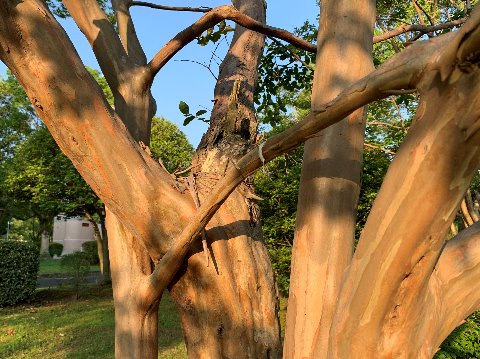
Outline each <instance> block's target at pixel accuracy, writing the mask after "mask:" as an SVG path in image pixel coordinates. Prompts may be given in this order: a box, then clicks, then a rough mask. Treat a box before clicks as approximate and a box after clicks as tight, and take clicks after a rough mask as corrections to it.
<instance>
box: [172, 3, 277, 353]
mask: <svg viewBox="0 0 480 359" xmlns="http://www.w3.org/2000/svg"><path fill="white" fill-rule="evenodd" d="M234 5H235V6H236V7H237V8H238V9H239V10H240V11H241V12H242V13H244V14H246V15H248V16H250V17H252V18H254V19H255V20H257V21H259V22H261V23H265V7H264V2H263V1H262V0H242V1H237V2H235V3H234ZM263 43H264V39H263V35H260V34H257V33H254V32H252V31H249V30H247V29H245V28H242V27H240V26H237V27H236V30H235V33H234V37H233V40H232V43H231V46H230V49H229V51H228V53H227V55H226V57H225V59H224V60H223V62H222V64H221V66H220V74H219V80H218V82H217V85H216V87H215V94H214V96H215V97H214V108H213V110H212V114H211V118H210V126H209V129H208V131H207V133H206V134H205V135H204V137H203V138H202V141H201V143H200V145H199V148H198V150H197V152H196V154H195V157H194V161H193V167H192V168H193V181H194V191H196V192H197V193H198V196H199V199H200V204H201V203H202V202H203V200H204V199H205V198H206V197H207V196H208V194H209V193H210V192H211V189H212V188H213V187H214V186H215V184H216V182H217V181H218V180H219V179H221V178H222V177H223V176H224V175H225V173H226V171H227V170H228V169H230V168H231V167H233V166H235V163H236V161H238V159H239V158H241V157H242V156H243V155H244V154H245V153H246V152H247V150H248V149H250V148H251V146H252V145H253V144H254V143H255V141H256V134H257V119H256V115H255V110H254V107H253V91H254V89H255V86H256V81H257V67H258V63H259V60H260V56H261V53H262V48H263ZM251 191H252V188H251V185H248V184H243V185H241V186H240V188H239V190H237V191H235V192H234V193H233V194H232V195H231V197H230V198H229V199H228V200H227V201H226V202H225V203H224V204H223V205H222V206H221V207H220V209H219V210H218V212H217V213H216V215H215V216H214V217H213V219H212V220H211V221H210V223H209V224H208V226H207V227H206V230H207V232H206V234H207V242H208V253H204V252H203V250H202V247H201V245H200V244H199V245H197V246H195V248H194V249H193V253H195V252H197V253H196V254H194V255H192V256H191V257H190V258H189V260H188V267H187V271H186V272H185V274H183V275H182V276H181V277H180V278H179V280H178V281H177V282H176V283H175V284H174V285H173V286H172V287H171V293H172V296H173V298H174V299H175V301H176V302H177V303H178V304H179V307H180V314H181V318H182V324H183V329H184V333H185V338H186V344H187V349H188V353H189V357H191V358H278V357H280V353H281V344H280V326H279V321H278V305H277V304H275V303H277V299H276V288H275V283H274V278H273V273H272V269H271V265H270V259H269V256H268V252H267V250H266V247H265V245H264V243H263V241H262V233H261V227H260V223H259V221H258V214H257V207H256V204H255V203H254V202H253V201H252V200H251V199H249V195H250V194H251ZM206 256H208V257H209V259H206ZM208 261H209V262H210V264H209V265H208V264H207V263H208ZM207 265H208V266H207ZM199 283H200V284H199ZM219 293H222V295H221V296H220V295H219ZM272 303H273V304H274V305H272Z"/></svg>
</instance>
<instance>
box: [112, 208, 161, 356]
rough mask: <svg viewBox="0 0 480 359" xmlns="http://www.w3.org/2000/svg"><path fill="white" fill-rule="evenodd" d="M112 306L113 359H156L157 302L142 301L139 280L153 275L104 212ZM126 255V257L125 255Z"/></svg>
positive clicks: (146, 259) (136, 246)
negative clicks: (113, 309) (110, 273)
mask: <svg viewBox="0 0 480 359" xmlns="http://www.w3.org/2000/svg"><path fill="white" fill-rule="evenodd" d="M106 223H107V226H108V233H110V235H111V238H113V239H114V240H111V241H109V252H110V255H111V261H110V265H111V270H112V286H113V299H114V303H115V358H117V359H122V358H125V359H144V358H145V359H147V358H157V357H158V303H159V302H160V298H159V299H158V301H155V302H149V301H148V300H145V298H146V296H144V295H143V294H144V293H143V292H142V291H141V283H142V281H143V280H144V279H145V278H146V277H147V276H148V275H149V274H151V272H152V265H151V260H150V256H149V255H148V253H147V251H146V249H145V248H144V247H142V246H141V245H140V243H139V241H137V240H135V238H133V236H132V235H131V234H129V233H128V232H127V231H126V230H125V228H124V227H123V226H122V224H121V223H120V222H119V221H118V219H117V218H116V217H115V216H114V215H113V214H112V213H111V212H109V211H107V222H106ZM126 253H128V254H129V255H128V256H126V255H125V254H126Z"/></svg>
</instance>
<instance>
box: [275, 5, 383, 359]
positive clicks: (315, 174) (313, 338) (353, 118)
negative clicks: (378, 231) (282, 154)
mask: <svg viewBox="0 0 480 359" xmlns="http://www.w3.org/2000/svg"><path fill="white" fill-rule="evenodd" d="M374 19H375V2H374V1H367V2H362V3H361V4H360V3H352V2H351V1H343V0H342V1H338V0H337V1H330V0H328V1H322V3H321V17H320V30H319V33H318V45H317V47H318V52H317V60H316V71H315V79H314V84H313V93H312V110H313V111H315V110H317V109H318V108H320V106H321V105H323V104H324V103H326V102H328V101H330V100H331V99H333V98H335V97H336V96H337V95H338V94H339V93H340V92H341V91H342V90H343V89H344V88H345V87H346V86H348V85H349V84H351V83H353V82H355V81H356V80H358V79H360V78H362V77H363V76H365V75H366V74H368V73H369V72H370V71H371V70H372V69H373V64H372V57H371V53H372V37H373V33H372V32H373V21H374ZM359 24H362V26H361V27H359ZM338 29H342V30H341V31H338ZM364 119H365V113H364V111H363V110H362V109H360V110H357V111H356V112H354V113H353V114H352V115H350V116H349V117H348V118H346V119H344V120H343V121H341V122H339V123H337V124H335V125H333V126H330V127H328V128H327V129H325V130H323V131H321V132H320V133H319V134H318V136H317V137H315V138H313V139H310V140H308V141H307V142H306V143H305V152H304V156H303V165H302V173H301V179H300V191H299V198H298V205H297V224H296V230H295V238H294V244H293V253H292V270H291V277H290V293H289V300H288V313H287V323H286V332H285V349H284V358H288V359H290V358H302V359H303V358H315V359H317V358H324V357H326V353H327V348H328V340H329V332H330V327H331V325H332V320H333V314H334V311H335V307H336V304H337V301H338V296H339V291H340V287H341V283H342V280H343V275H344V271H345V269H346V268H347V266H348V265H349V263H350V260H351V257H352V253H353V241H354V236H355V223H356V206H357V201H358V195H359V192H360V174H361V170H362V155H363V142H364V128H365V125H364V124H365V121H364Z"/></svg>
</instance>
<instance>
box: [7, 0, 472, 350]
mask: <svg viewBox="0 0 480 359" xmlns="http://www.w3.org/2000/svg"><path fill="white" fill-rule="evenodd" d="M63 4H64V5H65V6H66V10H67V11H68V13H69V14H70V16H72V18H73V19H74V20H75V21H76V22H77V25H78V26H79V27H80V29H81V30H82V32H83V33H84V34H85V36H86V37H87V39H88V40H89V42H90V43H91V45H92V47H93V50H94V52H95V54H96V56H97V59H98V61H99V64H100V66H101V68H102V72H103V74H104V75H105V78H106V79H107V81H108V83H109V86H110V88H111V89H112V92H113V95H114V100H115V110H113V109H112V107H110V106H109V105H108V103H107V101H106V99H105V97H104V95H103V94H102V92H101V90H100V88H99V87H98V84H97V83H96V82H95V81H94V79H93V78H92V77H91V75H90V74H89V73H88V72H87V71H86V70H85V68H84V66H83V64H82V63H81V61H80V59H79V57H78V55H77V53H76V52H75V50H74V48H73V46H72V44H71V42H70V41H69V39H68V37H67V35H66V34H65V32H64V31H63V29H62V28H61V27H60V25H59V24H58V22H57V21H56V20H55V18H54V17H53V15H52V14H51V12H50V10H49V9H48V7H47V5H46V4H45V2H43V1H40V0H23V1H18V0H6V1H4V2H3V4H2V7H1V8H0V15H1V16H0V58H1V59H2V61H3V62H4V63H5V64H6V65H7V66H8V67H9V68H10V69H11V70H12V72H13V73H14V74H15V76H16V78H17V79H18V80H19V81H20V83H21V84H22V86H23V87H24V88H25V90H26V93H27V94H28V96H29V98H30V100H31V102H32V104H33V105H34V107H35V109H36V111H37V113H38V115H39V116H40V117H41V118H42V120H43V121H44V122H45V124H46V125H47V126H48V128H49V130H50V131H51V133H52V136H53V137H54V138H55V140H56V141H57V143H58V144H59V145H60V147H61V149H62V151H64V152H65V153H66V155H67V156H68V157H69V158H70V159H71V160H72V162H73V164H74V165H75V167H76V168H77V169H78V170H79V172H80V173H81V175H82V176H83V177H84V178H85V180H86V181H87V182H88V183H89V184H90V185H91V186H92V188H93V190H94V191H95V192H96V193H97V195H98V196H99V197H100V198H101V199H102V201H103V202H104V203H105V205H106V206H107V226H108V230H109V234H110V241H109V250H110V256H111V269H112V281H113V291H114V301H115V322H116V324H115V336H116V344H115V350H116V355H117V357H126V358H153V357H156V356H157V311H158V303H159V300H160V299H161V296H162V293H163V291H164V290H165V289H168V290H169V291H170V292H171V294H172V297H173V299H174V300H175V301H176V303H177V306H178V309H179V312H180V317H181V321H182V326H183V331H184V336H185V341H186V345H187V350H188V352H189V356H190V357H193V358H196V357H204V358H218V357H229V358H242V357H244V358H262V357H272V358H273V357H279V356H280V355H281V354H280V353H281V351H282V349H281V343H280V333H279V324H278V319H277V318H278V315H277V314H278V313H277V308H278V306H277V304H276V302H277V300H276V292H275V284H274V278H273V274H272V270H271V265H270V261H269V258H268V255H267V252H266V249H265V246H264V244H263V242H262V241H261V231H260V226H259V224H258V218H257V212H256V210H255V209H256V207H255V203H254V200H255V197H256V196H255V194H254V193H253V192H252V189H251V185H250V183H249V181H248V180H247V179H248V177H249V176H250V175H251V174H252V173H253V172H254V171H255V170H256V169H258V168H259V167H261V166H262V165H263V164H264V163H267V162H268V161H271V160H272V159H274V158H275V157H277V156H279V155H281V154H283V153H285V152H288V151H289V150H292V149H293V148H295V147H297V146H299V145H300V144H301V143H303V142H305V141H307V142H306V144H305V154H304V160H303V168H302V179H301V184H300V194H299V203H298V213H297V230H296V231H297V235H296V238H295V241H294V242H295V243H294V245H295V248H294V253H293V263H292V273H291V285H290V298H289V308H288V314H287V327H286V334H285V335H286V337H285V348H284V350H283V352H284V354H283V355H284V357H286V358H303V357H311V358H322V357H325V358H352V357H355V358H372V357H384V358H391V357H395V358H397V357H398V358H402V357H405V358H407V357H425V358H426V357H431V356H433V354H434V353H435V351H436V350H437V348H438V346H439V345H440V343H441V342H442V340H443V339H444V338H445V337H446V336H447V335H448V333H450V332H451V331H452V330H453V329H454V328H455V327H456V326H457V325H458V324H460V322H461V321H462V320H463V318H465V317H466V316H467V315H468V314H470V313H471V312H473V311H474V310H475V309H476V308H478V306H479V303H480V295H479V293H480V288H479V286H480V282H479V281H478V280H477V279H478V276H479V275H480V245H479V243H480V242H479V241H478V230H479V229H478V227H479V226H476V225H473V226H470V227H469V228H468V229H467V230H466V231H462V232H460V233H459V235H458V236H457V237H455V238H453V239H451V240H449V241H448V242H446V237H447V233H448V230H449V228H450V225H451V223H452V222H453V219H454V216H455V214H456V212H457V208H458V206H459V204H460V201H461V199H462V198H463V196H464V194H465V192H466V190H467V188H468V186H469V183H470V180H471V178H472V176H473V174H474V173H475V171H476V169H477V167H478V164H479V159H480V158H479V155H480V149H479V146H478V141H479V140H480V137H479V134H478V131H477V130H478V128H479V125H478V120H479V115H480V109H479V106H478V104H477V101H478V100H479V99H478V96H479V94H480V91H479V76H478V74H479V69H478V54H479V49H480V28H479V25H480V11H478V10H474V11H473V12H472V14H471V16H470V18H469V19H467V20H466V21H464V24H463V26H462V27H461V28H459V29H458V30H456V31H453V32H451V33H449V34H446V35H442V36H438V37H435V38H431V39H428V40H425V41H421V42H413V43H412V44H411V45H409V46H408V47H406V48H405V49H404V50H402V51H399V53H397V54H395V55H394V56H393V57H392V58H391V59H390V60H388V61H387V62H385V63H384V64H383V65H382V66H380V67H379V68H377V69H375V68H374V67H373V61H372V42H373V41H372V40H373V35H374V33H373V29H374V21H375V2H374V1H362V2H351V1H345V0H337V1H327V0H325V1H322V2H321V4H320V7H321V15H320V27H319V33H318V40H317V46H312V45H310V44H309V43H305V41H301V40H300V39H298V38H296V37H294V36H292V35H291V34H289V33H286V32H284V31H282V30H279V29H275V28H272V27H268V26H266V25H265V6H266V4H265V2H264V1H263V0H238V1H234V2H233V5H234V6H221V7H218V8H215V9H211V10H210V9H204V8H201V9H198V10H201V11H204V12H205V14H204V15H203V16H202V17H201V18H200V19H199V20H198V21H197V22H195V23H194V24H192V26H190V27H188V28H187V29H184V30H182V31H181V32H179V33H178V35H177V36H176V37H175V38H174V39H172V41H170V42H168V43H167V44H166V45H165V46H163V48H161V50H159V52H158V53H157V54H156V55H155V56H154V57H153V58H152V59H150V60H147V59H146V57H145V54H144V53H143V51H142V48H141V45H140V41H139V39H138V38H137V36H136V33H135V29H134V26H133V22H132V19H131V17H130V12H129V7H130V6H133V5H147V4H145V3H143V2H135V1H123V0H115V1H112V3H111V6H112V9H113V14H109V12H108V6H106V7H105V5H106V4H105V3H104V2H103V1H102V2H101V3H100V4H99V3H98V2H97V1H95V0H82V1H78V0H75V1H73V0H65V1H63ZM107 5H108V4H107ZM150 6H151V7H155V5H152V4H150ZM296 6H300V5H298V4H297V5H296ZM157 7H161V6H157ZM52 9H53V8H52ZM104 9H106V10H107V12H105V11H104ZM107 15H108V16H107ZM113 18H115V23H114V25H112V22H111V20H113ZM224 19H230V20H233V21H235V22H236V23H237V24H239V25H238V26H236V28H235V32H234V36H233V40H232V42H231V45H230V49H229V51H228V53H227V55H226V56H225V59H224V61H223V63H222V64H221V66H220V73H219V76H218V81H217V84H216V87H215V91H214V96H215V97H214V100H215V101H214V107H213V110H212V113H211V117H210V121H209V129H208V131H207V133H206V134H205V135H204V137H203V138H202V141H201V143H200V145H199V147H198V149H197V151H196V153H195V155H194V157H193V161H192V167H191V174H190V175H188V176H187V177H186V178H181V177H177V176H172V174H170V173H169V172H168V171H167V170H166V169H165V168H164V167H163V166H162V165H161V164H160V163H159V162H158V161H156V160H155V159H154V158H152V156H151V152H150V150H149V148H148V143H149V137H150V135H149V134H150V123H151V118H152V116H153V113H154V112H155V102H154V100H153V98H152V96H151V93H150V86H151V84H152V81H153V80H154V78H155V75H156V74H157V73H158V71H160V70H161V68H162V67H163V65H164V64H165V63H166V62H167V61H168V60H169V59H171V58H172V56H173V55H174V54H175V53H176V52H178V51H179V50H181V48H182V47H183V46H184V45H185V44H187V43H189V42H190V41H192V40H193V39H195V38H196V37H197V36H199V35H201V34H202V33H203V32H204V31H206V30H207V29H209V28H211V27H213V26H214V25H215V24H217V23H220V22H221V21H223V20H224ZM240 25H241V26H240ZM425 26H427V25H425ZM411 30H412V28H409V27H403V28H399V29H397V30H396V32H394V33H389V34H385V35H383V38H382V39H387V38H389V36H394V35H396V34H399V33H402V32H405V31H411ZM262 34H265V35H268V36H272V37H275V36H276V37H278V38H281V39H283V40H286V41H290V42H292V43H295V44H296V45H298V46H300V47H303V48H304V49H308V50H310V51H313V52H316V63H315V70H316V71H315V76H314V80H313V85H312V99H311V100H312V101H311V103H312V108H311V111H310V113H309V114H308V115H307V116H306V117H305V118H304V119H303V120H302V121H300V122H298V123H297V124H295V125H294V126H292V127H290V128H289V129H287V130H285V131H283V132H281V133H279V134H278V135H276V136H273V137H270V138H269V139H268V140H265V141H263V140H260V141H258V138H257V119H256V116H255V111H254V107H253V90H254V88H255V82H256V79H257V72H256V68H257V65H258V62H259V58H260V53H261V50H262V45H263V35H262ZM317 48H318V50H317ZM414 91H417V92H418V93H419V98H420V102H419V105H418V110H417V113H416V117H415V119H414V120H413V124H412V125H411V127H410V129H409V131H408V134H407V135H406V137H405V140H404V141H403V143H402V145H401V146H400V148H399V150H398V151H397V154H396V156H395V159H394V160H393V162H392V164H391V165H390V168H389V170H388V173H387V175H386V177H385V180H384V182H383V184H382V188H381V190H380V192H379V194H378V196H377V199H376V201H375V203H374V205H373V207H372V210H371V213H370V215H369V217H368V219H367V222H366V224H365V227H364V229H363V231H362V234H361V236H360V240H359V243H358V246H357V248H356V251H355V252H354V254H353V243H354V241H353V238H354V228H355V220H354V218H355V208H356V202H357V197H358V193H359V187H360V184H359V177H360V170H361V157H362V149H363V141H364V110H363V109H362V106H365V105H367V104H368V103H370V102H373V101H375V100H378V99H381V98H385V97H387V96H389V95H391V94H398V93H404V92H414ZM322 130H323V131H322ZM320 131H321V132H320ZM177 174H178V173H177ZM246 180H247V181H246Z"/></svg>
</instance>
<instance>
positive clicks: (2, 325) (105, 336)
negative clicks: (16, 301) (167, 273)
mask: <svg viewBox="0 0 480 359" xmlns="http://www.w3.org/2000/svg"><path fill="white" fill-rule="evenodd" d="M159 313H160V319H159V358H162V359H174V358H186V355H187V354H186V349H185V345H184V343H183V336H182V330H181V328H180V323H179V318H178V315H177V312H176V309H175V305H174V303H173V302H172V300H171V299H170V296H169V295H168V294H165V295H164V296H163V299H162V303H161V304H160V311H159ZM113 354H114V309H113V301H112V290H111V288H110V287H105V286H103V287H102V286H101V287H98V286H88V287H85V288H83V289H82V291H81V297H80V299H78V300H75V293H74V291H73V290H72V289H65V288H61V289H48V290H47V289H45V290H38V291H37V293H36V298H35V300H34V301H33V302H32V303H31V304H30V305H21V306H16V307H8V308H0V357H1V358H2V359H7V358H9V359H14V358H15V359H16V358H32V359H33V358H38V359H40V358H42V359H43V358H52V359H53V358H79V359H80V358H81V359H85V358H92V359H93V358H95V359H97V358H98V359H102V358H113Z"/></svg>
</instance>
